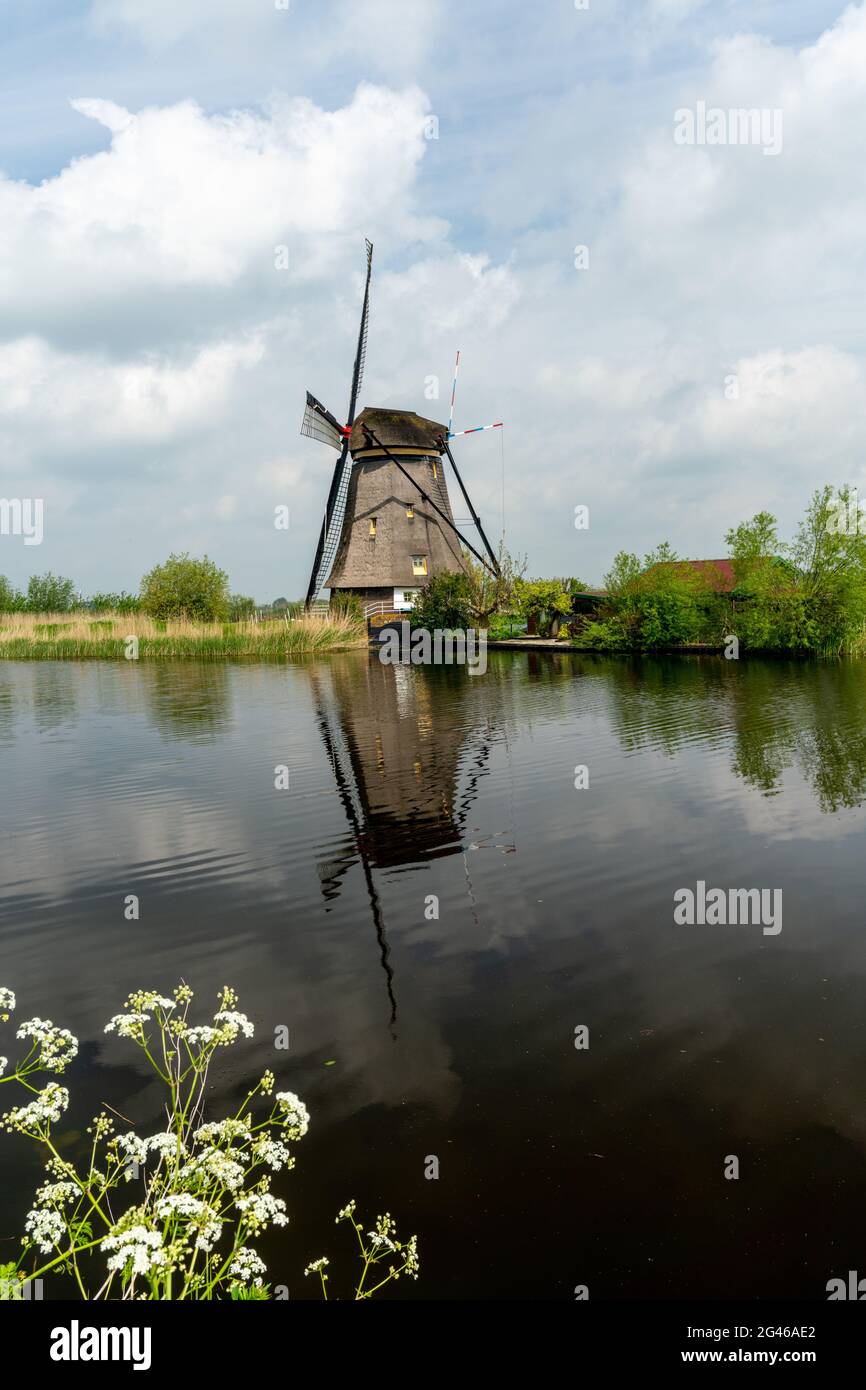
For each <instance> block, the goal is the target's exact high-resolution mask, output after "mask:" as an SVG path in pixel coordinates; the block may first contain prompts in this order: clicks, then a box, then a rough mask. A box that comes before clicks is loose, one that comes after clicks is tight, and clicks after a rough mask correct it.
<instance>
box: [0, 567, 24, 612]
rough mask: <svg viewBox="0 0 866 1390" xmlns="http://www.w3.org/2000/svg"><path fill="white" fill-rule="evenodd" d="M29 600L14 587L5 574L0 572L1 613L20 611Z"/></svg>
mask: <svg viewBox="0 0 866 1390" xmlns="http://www.w3.org/2000/svg"><path fill="white" fill-rule="evenodd" d="M26 603H27V600H26V599H25V597H24V595H23V594H22V593H20V591H19V590H18V589H16V588H14V587H13V586H12V585H11V584H10V583H9V580H8V579H7V578H6V576H5V574H0V613H20V612H21V611H22V609H23V608H24V607H25V605H26Z"/></svg>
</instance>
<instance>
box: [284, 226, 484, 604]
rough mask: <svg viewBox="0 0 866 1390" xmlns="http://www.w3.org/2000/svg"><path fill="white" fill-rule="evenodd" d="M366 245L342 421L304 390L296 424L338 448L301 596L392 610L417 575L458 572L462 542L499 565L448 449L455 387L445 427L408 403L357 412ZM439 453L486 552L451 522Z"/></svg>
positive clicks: (406, 600)
mask: <svg viewBox="0 0 866 1390" xmlns="http://www.w3.org/2000/svg"><path fill="white" fill-rule="evenodd" d="M366 248H367V278H366V283H365V286H364V302H363V307H362V310H361V326H360V329H359V331H358V344H357V349H356V352H355V364H354V368H353V371H352V385H351V391H350V395H349V410H348V414H347V417H346V423H345V424H344V425H341V424H340V423H339V421H338V420H337V418H336V417H335V416H334V415H333V414H332V413H331V411H329V410H328V409H327V408H326V407H325V406H324V405H322V403H321V401H319V400H317V399H316V397H315V396H313V395H312V394H311V393H310V392H309V391H308V392H307V404H306V409H305V410H304V418H303V422H302V424H301V434H302V435H305V436H306V437H307V438H309V439H316V440H318V441H319V442H320V443H323V444H328V445H330V446H331V448H333V449H336V451H337V453H338V455H339V457H338V459H337V463H336V465H335V467H334V473H333V476H332V478H331V486H330V489H329V492H328V500H327V504H326V506H325V515H324V517H323V519H322V527H321V530H320V532H319V541H318V545H317V547H316V555H315V559H314V560H313V568H312V571H311V574H310V583H309V586H308V588H307V599H306V603H307V607H308V608H309V607H310V605H311V604H312V603H313V602H314V600H315V599H316V598H317V597H318V594H319V592H320V590H321V589H322V588H328V589H330V590H331V593H332V595H333V594H334V593H339V592H348V593H353V594H356V595H357V596H358V597H359V598H360V599H361V600H362V602H363V603H364V604H365V605H366V606H367V607H368V609H369V608H373V607H378V608H379V609H380V611H382V612H400V611H403V610H405V609H408V608H411V607H412V603H413V601H414V598H415V596H416V595H417V593H418V591H419V589H420V587H421V585H422V584H423V583H424V582H425V580H427V579H429V578H432V577H433V576H434V575H437V574H441V573H443V572H445V571H448V570H451V571H456V570H465V568H466V562H465V559H464V547H465V549H466V550H468V551H469V552H471V554H473V555H474V556H475V557H476V559H477V560H479V561H480V563H481V564H482V565H484V566H485V567H486V568H487V569H488V570H491V571H492V573H494V574H497V573H498V571H499V566H498V562H497V559H496V556H495V554H494V552H493V550H492V548H491V545H490V542H489V541H488V539H487V536H486V535H485V533H484V530H483V528H482V526H481V519H480V517H479V516H478V513H477V512H476V511H475V508H474V507H473V505H472V503H471V501H470V499H469V494H468V492H467V491H466V488H465V486H464V483H463V479H462V478H461V476H460V474H459V472H458V471H457V465H456V463H455V462H454V457H453V455H452V453H451V448H450V445H449V440H450V439H451V438H455V437H456V436H455V435H453V434H452V432H451V424H452V419H453V400H454V391H452V418H449V422H448V426H447V427H446V426H445V425H441V424H438V423H437V422H436V421H435V420H428V419H426V418H425V417H424V416H421V415H417V414H416V413H415V412H414V411H412V410H383V409H376V408H371V407H367V408H366V409H364V410H362V411H361V413H360V414H359V415H358V416H357V418H356V415H355V411H356V407H357V403H358V393H359V391H360V387H361V381H362V379H363V374H364V362H365V358H366V353H367V327H368V322H369V314H370V279H371V275H372V269H373V247H372V244H371V243H370V242H369V241H368V242H367V243H366ZM458 362H459V354H458ZM455 387H456V373H455ZM499 427H500V426H499V425H496V426H489V427H484V426H483V427H481V428H499ZM476 432H477V431H469V430H466V431H462V430H461V431H459V433H460V434H464V433H465V434H469V433H476ZM446 457H447V459H448V460H449V462H450V463H451V466H452V468H453V469H454V475H455V477H456V478H457V481H458V483H459V486H460V490H461V492H462V494H463V496H464V498H465V500H466V504H467V506H468V507H469V511H470V514H471V517H472V521H473V523H474V525H475V526H476V528H477V530H478V533H479V536H480V538H481V541H482V542H483V544H484V548H485V550H486V552H487V554H486V556H485V555H482V554H481V553H480V552H479V551H478V550H477V549H476V548H475V546H474V545H473V544H472V543H471V542H470V541H468V540H467V539H466V537H465V536H463V535H462V534H461V532H460V531H459V530H458V528H457V526H456V524H455V522H454V517H453V514H452V511H451V503H450V500H449V497H448V488H447V484H446V479H445V469H444V459H445V458H446Z"/></svg>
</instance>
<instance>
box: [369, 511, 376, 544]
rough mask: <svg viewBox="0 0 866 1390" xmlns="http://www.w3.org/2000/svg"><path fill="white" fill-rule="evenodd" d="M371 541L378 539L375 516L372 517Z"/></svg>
mask: <svg viewBox="0 0 866 1390" xmlns="http://www.w3.org/2000/svg"><path fill="white" fill-rule="evenodd" d="M370 539H371V540H375V539H376V517H374V516H371V517H370Z"/></svg>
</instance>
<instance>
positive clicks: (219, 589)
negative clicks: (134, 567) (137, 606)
mask: <svg viewBox="0 0 866 1390" xmlns="http://www.w3.org/2000/svg"><path fill="white" fill-rule="evenodd" d="M141 607H142V610H143V611H144V612H145V613H147V614H149V615H150V617H152V618H162V619H166V618H194V619H197V620H199V621H201V622H219V621H220V620H222V619H223V618H227V617H228V614H229V578H228V575H227V574H226V572H225V570H221V569H219V568H218V567H217V566H216V565H215V564H214V562H213V560H209V559H208V557H207V556H206V555H205V556H204V558H203V559H201V560H196V559H193V558H192V557H191V556H190V555H188V554H186V553H184V554H182V555H175V554H172V555H170V556H169V557H168V559H167V560H166V561H165V563H164V564H162V565H156V566H155V567H154V568H153V569H152V570H151V571H150V572H149V573H148V574H146V575H145V576H144V578H143V579H142V581H141Z"/></svg>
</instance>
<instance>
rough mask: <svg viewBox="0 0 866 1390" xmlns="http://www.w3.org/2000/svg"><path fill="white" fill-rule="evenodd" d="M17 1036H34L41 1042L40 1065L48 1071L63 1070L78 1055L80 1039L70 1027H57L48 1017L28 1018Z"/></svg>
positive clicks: (34, 1039) (33, 1037)
mask: <svg viewBox="0 0 866 1390" xmlns="http://www.w3.org/2000/svg"><path fill="white" fill-rule="evenodd" d="M15 1036H16V1037H17V1038H32V1039H33V1041H34V1042H36V1043H38V1044H39V1065H40V1066H41V1067H44V1069H45V1070H46V1071H54V1072H58V1073H60V1072H63V1071H65V1070H66V1068H67V1067H68V1066H69V1063H70V1062H71V1061H72V1059H73V1057H76V1056H77V1055H78V1039H77V1038H75V1037H73V1036H72V1034H71V1033H70V1031H69V1029H68V1028H55V1026H54V1024H53V1023H52V1022H51V1020H50V1019H47V1018H30V1019H28V1020H27V1022H26V1023H22V1024H21V1027H20V1028H19V1029H18V1032H17V1033H16V1034H15Z"/></svg>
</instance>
